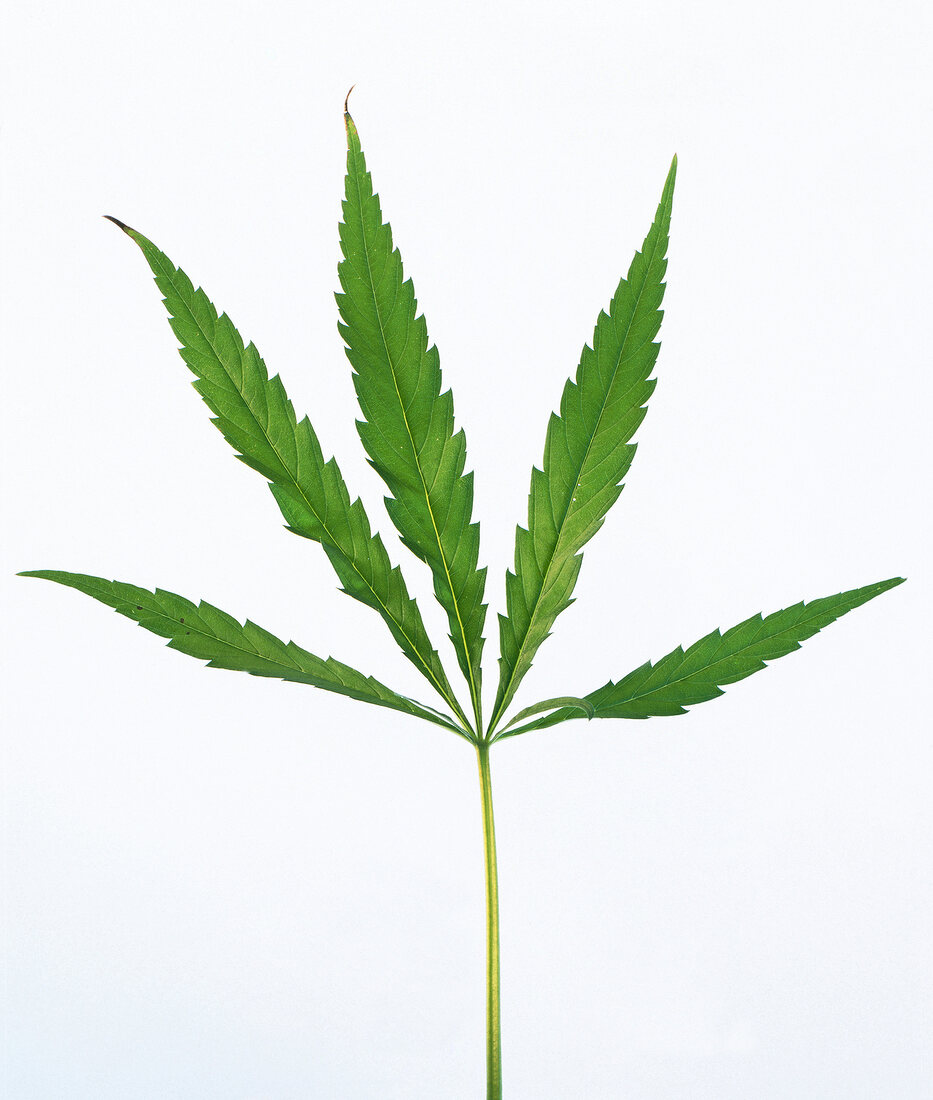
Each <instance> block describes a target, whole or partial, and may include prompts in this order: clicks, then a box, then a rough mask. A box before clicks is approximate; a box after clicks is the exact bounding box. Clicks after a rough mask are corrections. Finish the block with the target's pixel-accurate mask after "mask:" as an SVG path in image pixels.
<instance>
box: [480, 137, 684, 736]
mask: <svg viewBox="0 0 933 1100" xmlns="http://www.w3.org/2000/svg"><path fill="white" fill-rule="evenodd" d="M676 172H677V158H676V157H674V160H673V163H672V164H671V168H670V172H669V173H668V176H667V181H666V183H665V185H664V191H663V193H662V196H661V202H660V204H659V206H658V210H657V214H656V216H655V219H654V223H653V225H652V226H651V229H650V230H649V232H648V236H647V237H646V238H645V242H644V244H643V246H642V250H641V252H637V253H636V254H635V258H634V259H633V260H632V264H631V267H630V268H629V271H628V276H627V277H626V278H625V279H623V280H621V282H620V283H619V286H618V288H617V289H616V292H615V295H614V297H613V299H612V302H611V304H610V306H609V312H608V314H607V313H605V312H601V313H600V315H599V318H598V320H597V322H596V329H595V332H594V334H593V346H592V348H591V347H589V346H588V345H587V346H585V347H584V348H583V354H582V356H581V358H580V365H579V367H578V368H577V373H576V378H575V379H569V380H568V381H567V384H566V385H565V387H564V392H563V395H562V397H561V402H560V415H559V416H558V415H557V414H556V413H552V414H551V419H550V422H549V423H548V429H547V438H546V441H545V445H544V461H543V463H542V468H541V469H540V470H538V469H533V470H532V473H531V491H530V493H529V497H528V529H527V530H525V529H524V528H522V527H519V528H518V529H517V531H516V537H515V572H514V573H512V572H511V571H510V572H507V573H506V607H507V611H508V614H507V615H500V616H499V639H500V647H501V654H502V655H501V657H500V658H499V666H500V672H499V688H498V692H497V694H496V702H495V706H494V708H493V715H492V720H491V721H490V724H489V729H490V731H492V730H494V729H495V726H496V724H497V722H498V721H499V719H500V718H501V717H502V715H503V713H504V712H505V710H506V708H507V707H508V705H509V703H510V702H511V700H512V697H513V696H514V694H515V691H516V689H517V688H518V685H519V684H520V683H521V680H522V677H523V676H524V675H525V673H526V672H527V671H528V669H529V668H530V667H531V662H532V660H533V659H534V655H535V653H536V652H537V650H538V647H539V646H540V645H541V644H542V642H543V641H544V640H545V638H547V637H548V634H549V632H550V629H551V627H552V626H553V624H554V620H555V619H556V618H557V616H558V615H559V614H560V613H561V611H563V610H564V609H565V608H566V607H568V606H569V605H570V603H571V602H572V600H571V593H572V592H573V587H574V584H575V583H576V579H577V574H578V573H579V571H580V563H581V561H582V555H581V554H580V552H579V551H580V549H581V548H582V547H583V545H584V544H585V543H586V542H588V541H589V540H590V539H591V538H592V537H593V535H595V534H596V532H597V531H598V530H599V528H600V527H601V526H602V524H603V520H604V519H605V516H606V513H607V512H608V511H609V509H610V507H611V506H612V505H613V504H614V503H615V501H616V500H617V499H618V496H619V494H620V493H621V491H622V485H621V482H622V479H623V477H625V475H626V473H627V472H628V469H629V466H631V464H632V459H633V458H634V455H635V445H634V444H633V443H631V442H630V440H631V438H632V436H633V435H634V434H635V431H636V430H637V428H638V426H639V424H641V422H642V420H643V419H644V417H645V412H646V409H645V405H646V403H647V401H648V398H649V397H650V396H651V393H652V391H653V390H654V386H655V383H654V380H653V379H650V378H649V377H648V376H649V375H650V374H651V371H652V370H653V368H654V364H655V362H656V360H657V357H658V348H659V347H660V344H658V343H656V342H655V341H654V337H655V336H656V335H657V333H658V329H659V327H660V325H661V317H662V311H661V309H660V305H661V300H662V298H663V296H664V274H665V271H666V270H667V260H666V258H665V256H666V253H667V244H668V233H669V229H670V222H671V207H672V204H673V199H674V178H675V175H676Z"/></svg>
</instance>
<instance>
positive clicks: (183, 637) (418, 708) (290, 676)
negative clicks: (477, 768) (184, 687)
mask: <svg viewBox="0 0 933 1100" xmlns="http://www.w3.org/2000/svg"><path fill="white" fill-rule="evenodd" d="M19 575H20V576H21V577H40V578H42V579H43V580H48V581H55V582H56V583H57V584H63V585H67V586H68V587H69V588H75V589H77V590H78V591H79V592H84V593H85V594H86V595H88V596H92V597H93V598H94V599H95V600H99V601H100V602H101V603H105V604H107V605H108V606H110V607H112V608H114V610H115V611H118V612H119V613H120V614H121V615H125V616H126V617H127V618H128V619H133V620H135V622H137V623H139V625H140V626H142V627H145V629H146V630H151V631H152V633H153V634H159V635H161V636H162V637H163V638H168V639H169V641H168V645H169V647H170V648H172V649H177V650H179V651H180V652H182V653H187V654H189V655H190V656H192V657H198V658H199V659H200V660H202V661H207V663H208V667H209V668H227V669H235V670H237V671H239V672H249V673H250V674H252V675H253V676H271V677H275V678H276V679H279V680H289V681H291V682H292V683H296V684H310V685H311V686H312V687H318V688H323V689H324V690H325V691H335V692H338V693H339V694H340V695H348V696H350V698H351V699H361V700H362V701H363V702H366V703H373V704H374V705H375V706H378V707H390V708H391V709H393V710H399V711H402V712H403V713H405V714H411V715H414V716H415V717H417V718H423V719H425V720H426V721H428V722H436V723H437V724H438V725H441V726H444V727H446V728H447V729H451V730H453V731H454V732H455V733H459V734H460V735H461V736H465V734H464V733H463V732H462V731H461V730H460V729H458V727H457V726H456V725H454V723H453V722H451V721H450V719H448V718H447V717H445V716H444V715H443V714H440V713H438V712H437V711H435V710H432V709H431V708H430V707H425V706H423V705H422V704H421V703H416V702H414V701H413V700H412V699H407V698H406V697H405V696H404V695H399V694H398V693H397V692H394V691H392V690H391V688H387V687H386V686H385V685H384V684H381V683H379V681H378V680H374V679H373V678H372V677H371V676H364V675H363V674H362V673H361V672H357V671H356V669H353V668H350V667H349V665H345V664H343V663H342V662H340V661H336V660H334V658H333V657H328V658H327V659H326V660H323V659H322V658H320V657H315V656H314V654H313V653H309V652H308V651H307V650H306V649H302V648H301V646H298V645H295V643H294V642H288V643H287V644H286V643H285V642H282V641H280V640H279V639H278V638H276V637H275V636H274V635H272V634H270V633H269V632H268V631H267V630H263V629H262V627H260V626H257V625H256V624H255V623H252V622H250V621H249V619H247V620H246V623H245V624H244V625H242V626H241V625H240V623H239V622H238V621H237V620H236V619H234V618H233V617H232V616H231V615H228V614H227V613H226V612H225V611H221V610H220V609H219V608H217V607H214V606H213V605H212V604H209V603H205V602H204V601H202V602H201V603H199V604H194V603H192V602H191V601H190V600H186V599H185V598H184V597H183V596H177V595H175V593H174V592H166V591H165V590H164V589H161V588H157V589H156V590H155V592H154V593H153V592H150V591H149V590H148V589H146V588H137V587H136V585H133V584H125V583H123V582H122V581H108V580H105V579H104V578H103V577H91V576H88V575H87V574H85V573H64V572H62V571H61V570H58V569H36V570H31V571H29V572H26V573H20V574H19Z"/></svg>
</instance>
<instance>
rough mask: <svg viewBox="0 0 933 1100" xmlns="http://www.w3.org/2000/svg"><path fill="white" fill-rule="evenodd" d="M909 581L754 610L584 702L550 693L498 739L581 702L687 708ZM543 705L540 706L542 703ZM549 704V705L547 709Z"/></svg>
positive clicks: (666, 710) (603, 714)
mask: <svg viewBox="0 0 933 1100" xmlns="http://www.w3.org/2000/svg"><path fill="white" fill-rule="evenodd" d="M903 583H904V578H903V577H892V578H891V579H890V580H887V581H879V582H878V583H877V584H870V585H867V586H866V587H865V588H853V589H851V590H850V591H848V592H840V593H839V594H838V595H836V596H825V597H823V598H822V599H819V600H811V601H810V603H798V604H794V606H793V607H788V608H785V610H783V611H775V612H774V614H772V615H768V616H767V617H765V618H762V617H761V615H752V617H751V618H749V619H746V620H745V621H744V622H741V623H739V624H738V626H734V627H732V629H731V630H727V631H726V632H725V634H721V633H720V632H719V631H718V630H714V631H712V633H710V634H707V635H706V636H705V637H703V638H701V639H700V640H699V641H698V642H694V643H693V645H692V646H690V648H689V649H687V650H686V651H684V650H683V649H682V648H681V647H680V646H678V647H677V648H676V649H675V650H673V651H672V652H671V653H668V655H667V656H666V657H662V658H661V660H660V661H658V663H657V664H655V665H652V664H651V662H650V661H646V662H645V663H644V664H643V665H641V666H640V667H639V668H636V669H635V671H634V672H630V673H629V674H628V676H625V677H623V678H622V679H621V680H619V681H618V683H615V684H614V683H612V681H611V680H610V682H609V683H608V684H605V685H604V686H603V687H601V688H599V689H597V690H596V691H593V692H590V694H589V695H586V696H584V697H583V699H582V700H579V702H574V703H571V704H570V705H568V702H567V701H563V702H562V701H561V700H560V699H552V700H551V701H550V702H551V703H552V704H554V705H555V706H557V707H559V709H556V710H553V713H551V714H548V715H545V717H543V718H539V719H538V720H537V721H535V722H530V723H529V724H528V725H526V726H522V727H520V728H519V729H514V730H508V731H503V732H502V733H501V734H500V735H499V737H498V738H494V740H499V739H501V738H503V737H514V736H515V735H516V734H519V733H525V732H526V731H527V730H532V729H543V728H544V727H546V726H553V725H556V724H557V723H558V722H564V721H566V720H567V719H568V718H580V717H582V716H583V715H581V714H580V713H579V710H580V709H584V710H585V708H581V707H580V705H579V704H580V703H586V704H588V705H589V708H590V710H589V713H588V715H587V717H590V718H651V717H657V716H661V715H675V714H686V713H687V712H686V711H685V710H684V707H688V706H693V705H694V704H695V703H704V702H706V701H707V700H708V699H715V698H716V696H717V695H722V694H723V691H722V686H723V685H725V684H734V683H737V682H738V681H739V680H744V679H745V677H746V676H751V674H752V673H753V672H759V671H760V670H761V669H763V668H765V667H766V662H768V661H774V660H776V659H777V658H778V657H783V656H784V655H785V654H787V653H792V652H793V651H794V650H795V649H800V643H801V642H802V641H805V640H806V639H807V638H812V637H813V635H814V634H816V633H818V632H819V631H820V630H822V629H823V627H824V626H828V625H829V624H830V623H831V622H834V621H835V620H836V619H838V618H841V616H843V615H845V614H846V612H848V611H851V610H852V609H853V608H854V607H858V606H859V604H863V603H867V602H868V601H869V600H873V599H874V598H875V596H880V595H881V593H882V592H887V591H888V589H890V588H895V587H897V585H899V584H903ZM542 706H543V704H539V705H538V707H539V708H540V707H542ZM548 709H551V708H548ZM534 711H535V708H533V707H529V708H528V709H527V710H525V711H522V712H521V714H517V715H516V716H515V718H514V719H513V722H514V721H517V720H518V719H519V718H522V717H525V716H530V715H531V714H533V713H534Z"/></svg>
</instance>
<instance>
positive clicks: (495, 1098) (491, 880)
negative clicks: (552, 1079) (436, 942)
mask: <svg viewBox="0 0 933 1100" xmlns="http://www.w3.org/2000/svg"><path fill="white" fill-rule="evenodd" d="M476 756H477V759H478V761H479V785H480V791H481V792H482V796H483V853H484V856H485V863H486V1100H502V1032H501V1026H500V1018H499V874H498V871H497V869H496V826H495V822H494V821H493V816H492V780H491V778H490V775H489V745H488V744H487V743H485V742H482V741H481V742H480V743H479V744H478V745H477V746H476Z"/></svg>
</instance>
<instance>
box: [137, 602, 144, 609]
mask: <svg viewBox="0 0 933 1100" xmlns="http://www.w3.org/2000/svg"><path fill="white" fill-rule="evenodd" d="M142 609H143V605H142V604H141V603H138V604H137V605H136V610H137V611H142Z"/></svg>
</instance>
